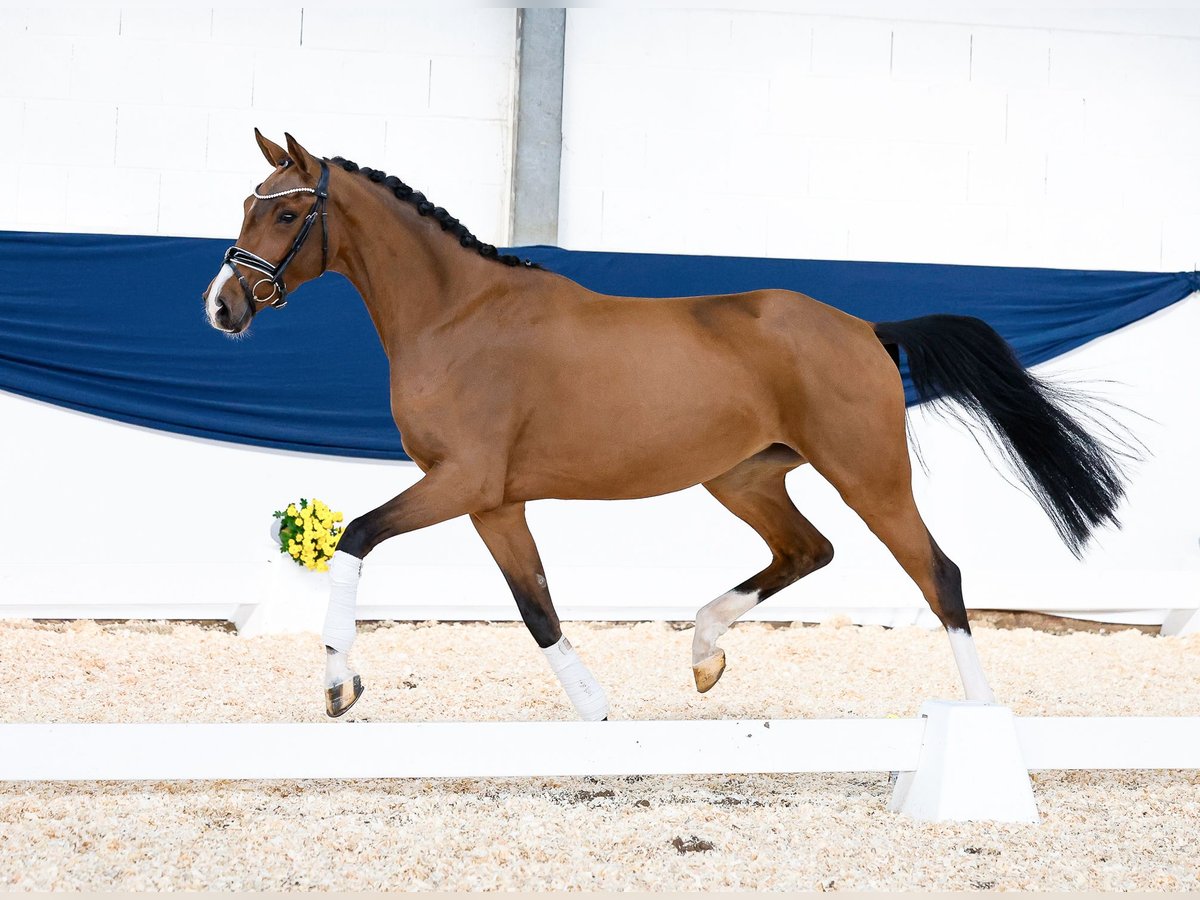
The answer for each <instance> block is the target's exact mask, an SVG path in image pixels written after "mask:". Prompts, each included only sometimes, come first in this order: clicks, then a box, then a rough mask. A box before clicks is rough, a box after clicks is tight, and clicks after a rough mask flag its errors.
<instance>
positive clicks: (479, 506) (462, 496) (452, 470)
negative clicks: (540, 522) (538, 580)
mask: <svg viewBox="0 0 1200 900" xmlns="http://www.w3.org/2000/svg"><path fill="white" fill-rule="evenodd" d="M485 471H486V470H485V469H483V468H482V467H479V466H464V465H454V464H447V463H440V464H438V465H437V466H434V467H433V468H432V469H430V470H429V472H428V473H427V474H426V475H425V477H424V478H422V479H421V480H420V481H418V482H417V483H416V484H414V485H413V486H412V487H410V488H409V489H408V490H406V491H405V492H404V493H402V494H400V495H399V496H398V497H395V498H394V499H392V500H389V501H388V502H387V503H385V504H383V506H380V507H378V508H377V509H373V510H371V512H369V513H366V514H365V515H362V516H359V517H358V518H356V519H354V520H353V521H352V522H350V524H349V525H347V526H346V530H345V532H343V534H342V539H341V540H340V541H339V542H338V549H337V551H336V552H335V553H334V554H333V559H331V560H330V562H329V576H330V582H331V583H332V588H331V590H330V594H329V607H328V609H327V610H326V613H325V627H324V628H323V629H322V637H323V638H324V640H325V712H326V713H327V714H328V715H329V716H331V717H333V718H337V717H338V716H340V715H342V714H343V713H345V712H346V711H347V710H348V709H350V707H351V706H353V705H354V704H355V703H357V702H358V698H359V697H360V696H362V691H363V688H362V681H361V679H360V678H359V677H358V675H357V674H355V672H354V671H353V670H352V669H351V668H350V661H349V653H350V647H351V645H352V644H353V643H354V637H355V633H356V623H355V608H356V605H357V600H358V580H359V576H360V574H361V573H362V564H363V559H364V558H365V557H366V555H367V554H368V553H370V552H371V551H372V550H373V549H375V547H377V546H378V545H379V544H381V543H382V542H383V541H386V540H387V539H388V538H390V537H395V536H396V535H398V534H404V533H406V532H409V531H416V530H417V529H418V528H425V527H427V526H429V525H436V524H438V523H439V522H445V521H447V520H448V519H453V518H456V517H458V516H461V515H465V514H467V513H472V512H477V511H479V510H486V509H491V508H494V507H496V506H498V505H499V504H500V501H501V499H502V494H503V488H502V485H503V480H502V479H496V478H489V477H486V476H485V475H484V474H483V473H484V472H485Z"/></svg>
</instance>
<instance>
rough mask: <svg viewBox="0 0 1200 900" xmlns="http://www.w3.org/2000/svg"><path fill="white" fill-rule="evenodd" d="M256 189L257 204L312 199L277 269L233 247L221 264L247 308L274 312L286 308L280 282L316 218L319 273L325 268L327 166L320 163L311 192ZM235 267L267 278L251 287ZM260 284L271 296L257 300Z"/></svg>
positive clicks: (284, 289)
mask: <svg viewBox="0 0 1200 900" xmlns="http://www.w3.org/2000/svg"><path fill="white" fill-rule="evenodd" d="M260 187H262V185H261V184H260V185H259V186H258V188H260ZM258 188H255V189H254V196H255V197H256V198H258V199H259V200H274V199H275V198H276V197H283V196H285V195H287V194H315V195H316V199H314V200H313V205H312V208H311V209H310V210H309V211H308V215H307V216H305V217H304V224H302V225H301V226H300V231H299V232H297V233H296V239H295V240H293V241H292V247H291V249H290V250H288V252H287V255H286V256H284V258H283V259H282V260H280V261H279V264H278V265H273V264H272V263H269V262H267V261H266V260H265V259H263V258H262V257H261V256H259V255H258V254H257V253H251V252H250V251H249V250H243V249H242V248H241V247H239V246H237V245H236V244H235V245H234V246H232V247H230V248H229V249H228V250H226V251H225V264H226V265H228V266H229V268H230V269H231V270H232V271H233V274H234V275H236V276H237V280H238V281H239V282H241V285H242V290H243V291H245V292H246V296H247V297H248V298H249V299H250V308H251V309H253V308H254V304H255V303H266V304H269V305H270V306H273V307H275V308H276V309H280V308H282V307H284V306H287V285H286V284H284V282H283V273H284V272H285V271H286V270H287V267H288V266H290V265H291V264H292V260H293V259H295V258H296V254H297V253H299V252H300V248H301V247H303V246H304V241H305V240H306V239H307V238H308V233H309V232H310V231H312V227H313V223H314V222H316V221H317V217H318V216H320V217H321V272H324V271H325V269H326V267H327V266H328V263H329V229H328V228H327V227H326V223H325V205H326V201H327V200H328V199H329V165H328V164H327V163H326V162H325V160H321V177H320V178H319V179H318V180H317V186H316V187H315V188H310V187H298V188H290V189H289V190H286V191H279V192H277V193H274V194H260V193H259V192H258ZM237 266H245V267H246V268H247V269H253V270H254V271H256V272H261V273H262V274H263V275H266V276H267V277H266V278H260V279H259V280H258V281H256V282H255V283H254V286H253V287H251V286H250V283H249V282H248V281H247V280H246V278H245V277H244V276H243V275H242V273H241V272H239V271H238V270H237V268H236V267H237ZM264 284H269V285H270V286H271V293H269V294H267V296H265V297H259V296H258V289H259V288H260V287H262V286H263V285H264Z"/></svg>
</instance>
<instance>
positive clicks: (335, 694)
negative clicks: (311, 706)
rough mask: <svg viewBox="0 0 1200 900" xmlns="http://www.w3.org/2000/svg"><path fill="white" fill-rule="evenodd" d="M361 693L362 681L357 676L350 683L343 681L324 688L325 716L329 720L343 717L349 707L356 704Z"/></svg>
mask: <svg viewBox="0 0 1200 900" xmlns="http://www.w3.org/2000/svg"><path fill="white" fill-rule="evenodd" d="M362 692H363V686H362V679H360V678H359V677H358V676H357V675H355V676H354V678H353V679H351V680H350V681H343V682H340V683H338V684H335V685H334V686H333V687H330V688H325V715H327V716H329V718H331V719H336V718H338V716H343V715H345V714H346V713H348V712H349V711H350V707H352V706H353V705H354V704H355V703H357V702H358V698H359V697H361V696H362Z"/></svg>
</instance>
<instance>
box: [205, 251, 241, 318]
mask: <svg viewBox="0 0 1200 900" xmlns="http://www.w3.org/2000/svg"><path fill="white" fill-rule="evenodd" d="M235 274H237V273H235V272H234V271H233V267H232V266H231V265H229V264H228V263H226V264H225V265H223V266H221V268H220V269H218V270H217V277H216V278H214V279H213V283H212V287H210V288H209V289H208V294H207V295H206V296H205V297H204V311H205V312H206V313H207V314H208V322H209V324H210V325H212V327H213V328H220V326H219V325H218V324H217V309H218V307H217V298H218V297H219V296H221V288H223V287H225V282H227V281H228V280H229V279H230V278H233V277H234V275H235Z"/></svg>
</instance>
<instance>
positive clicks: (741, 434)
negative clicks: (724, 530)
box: [508, 404, 776, 500]
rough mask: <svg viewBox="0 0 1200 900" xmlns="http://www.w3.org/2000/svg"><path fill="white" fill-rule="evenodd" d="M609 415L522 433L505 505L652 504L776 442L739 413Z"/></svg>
mask: <svg viewBox="0 0 1200 900" xmlns="http://www.w3.org/2000/svg"><path fill="white" fill-rule="evenodd" d="M594 412H595V410H593V411H592V413H594ZM609 412H610V415H604V416H596V415H594V414H588V413H586V412H584V411H580V412H578V413H572V412H564V413H563V414H562V416H561V419H560V421H559V422H558V423H556V427H554V428H549V429H530V430H529V431H527V432H526V434H527V435H528V438H529V439H528V440H525V441H522V443H521V445H520V446H519V447H517V448H514V451H515V452H514V454H513V456H512V457H510V465H509V476H508V486H509V493H510V494H511V495H512V496H511V497H510V499H513V500H517V499H537V498H543V497H554V498H559V499H607V500H618V499H632V498H637V497H653V496H656V495H658V494H666V493H670V492H672V491H678V490H682V489H684V488H687V487H691V486H692V485H694V484H699V483H701V482H703V481H707V480H708V479H710V478H715V477H716V476H717V475H720V474H721V473H722V472H727V471H728V470H729V469H731V468H733V467H734V466H735V465H737V464H738V463H739V462H741V461H742V460H743V459H746V458H748V457H750V456H752V455H753V454H755V453H757V452H758V451H759V450H761V449H763V447H765V446H767V445H768V444H770V443H772V442H773V441H774V440H775V439H776V438H775V436H773V435H772V434H770V433H769V429H768V428H766V427H764V423H763V422H762V421H761V416H759V415H757V414H756V413H755V412H754V411H752V410H750V409H748V408H746V406H744V405H743V406H739V407H737V408H735V407H733V406H729V407H726V408H719V407H717V408H714V407H713V406H712V405H708V406H704V407H701V408H689V406H688V405H686V404H682V405H670V406H664V408H663V409H661V410H655V411H653V412H652V414H650V415H639V414H637V413H638V412H639V410H636V409H635V410H630V409H616V410H611V411H609ZM640 412H645V410H640Z"/></svg>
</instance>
